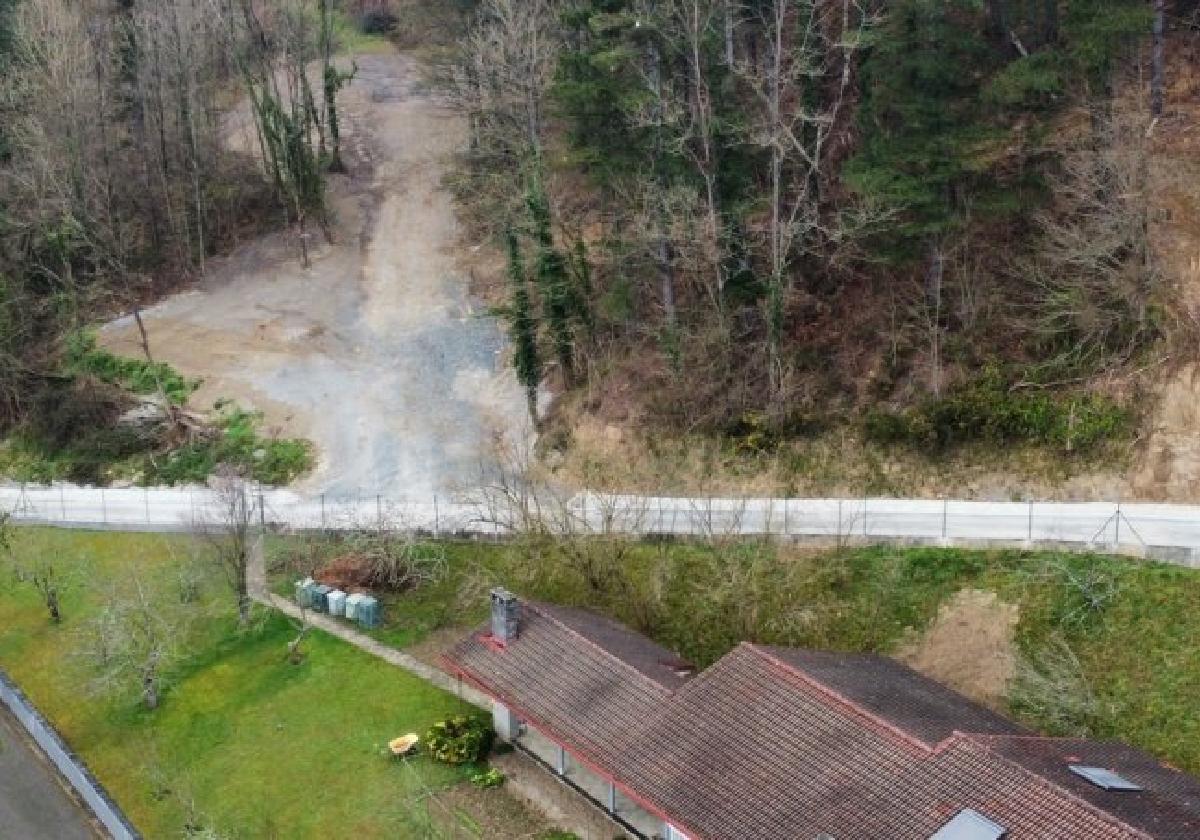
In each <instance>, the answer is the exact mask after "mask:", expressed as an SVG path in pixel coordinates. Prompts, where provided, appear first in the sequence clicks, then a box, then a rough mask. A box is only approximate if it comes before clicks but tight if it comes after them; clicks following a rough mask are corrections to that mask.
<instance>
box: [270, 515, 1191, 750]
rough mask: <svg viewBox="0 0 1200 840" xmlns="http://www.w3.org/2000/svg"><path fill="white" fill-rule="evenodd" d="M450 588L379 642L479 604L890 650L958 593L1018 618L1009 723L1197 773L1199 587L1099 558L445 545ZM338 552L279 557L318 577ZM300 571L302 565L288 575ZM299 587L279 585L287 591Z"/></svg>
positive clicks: (457, 617)
mask: <svg viewBox="0 0 1200 840" xmlns="http://www.w3.org/2000/svg"><path fill="white" fill-rule="evenodd" d="M441 548H444V550H445V552H446V554H447V557H448V559H449V565H448V569H449V574H448V575H447V577H446V578H444V579H442V580H440V581H438V582H435V583H430V584H427V585H425V586H422V587H420V588H418V589H415V590H412V591H410V592H407V593H405V594H402V595H393V596H389V598H388V600H387V603H386V604H385V610H384V614H385V617H386V619H387V624H386V625H385V626H384V627H383V628H381V629H379V630H378V631H376V633H377V634H378V636H379V637H380V638H381V639H382V640H384V641H387V642H389V643H391V644H393V645H396V646H399V647H409V646H412V645H414V644H417V643H419V642H421V641H422V640H423V639H425V638H426V637H427V636H428V635H429V634H430V633H431V632H433V631H435V630H438V629H440V628H445V627H456V628H462V627H464V626H467V625H470V624H471V623H472V622H473V621H480V622H482V621H483V620H485V619H486V613H487V610H486V605H487V596H486V593H487V589H488V587H489V586H490V585H493V584H497V583H503V584H504V585H506V586H508V587H510V588H511V589H513V590H514V591H516V592H518V593H519V594H521V595H523V596H525V597H530V598H540V599H544V600H549V601H554V602H561V603H567V604H573V605H578V606H584V607H588V608H591V609H598V610H600V611H602V612H605V613H607V614H609V615H611V616H613V617H615V618H617V619H619V620H621V621H623V622H626V623H628V624H630V625H631V626H633V627H635V628H637V629H639V630H641V631H643V632H646V633H648V634H649V635H651V636H652V637H653V638H655V639H656V640H658V641H660V642H661V643H663V644H664V645H666V646H668V647H670V648H671V649H673V650H676V651H678V652H679V653H681V654H682V655H684V656H685V657H687V658H689V659H691V660H692V661H694V662H695V663H697V664H699V665H702V666H703V665H707V664H710V663H711V662H713V661H715V660H716V659H717V658H719V657H720V656H721V655H723V654H724V653H725V652H726V651H728V650H729V649H730V648H731V647H733V646H734V645H736V644H737V643H738V642H740V641H742V640H752V641H757V642H763V643H771V644H781V645H796V646H802V647H814V648H827V649H834V650H847V651H875V652H890V651H894V650H895V649H896V648H897V646H898V645H899V644H900V643H902V642H904V641H908V640H909V639H911V638H912V635H913V633H914V632H916V633H919V632H920V631H921V630H922V629H924V628H925V627H926V626H927V625H928V624H929V622H930V621H931V620H932V619H933V618H934V616H935V615H936V614H937V612H938V608H939V606H940V605H942V604H943V603H944V602H946V600H947V599H948V598H950V596H952V595H954V594H955V593H957V592H959V591H960V590H962V589H964V588H973V589H983V590H990V591H993V592H996V593H997V594H998V595H999V597H1000V598H1001V599H1002V600H1003V601H1006V602H1008V603H1011V604H1015V605H1017V606H1018V607H1019V610H1020V620H1019V624H1018V626H1017V631H1016V645H1017V648H1018V652H1019V656H1020V659H1021V663H1022V664H1021V667H1020V668H1019V669H1018V676H1017V679H1016V681H1015V682H1014V683H1013V685H1012V686H1011V688H1010V696H1009V698H1008V705H1009V711H1010V712H1011V713H1012V714H1014V715H1015V716H1016V717H1017V718H1018V719H1020V720H1022V721H1024V722H1025V723H1027V724H1029V725H1031V726H1034V727H1035V728H1040V729H1042V730H1044V731H1047V732H1051V733H1054V734H1068V733H1069V734H1087V735H1090V736H1092V737H1113V738H1120V739H1123V740H1126V741H1128V742H1130V743H1133V744H1135V745H1137V746H1140V747H1142V748H1144V749H1146V750H1148V751H1150V752H1152V753H1154V754H1155V755H1158V756H1159V757H1161V758H1163V759H1165V760H1168V761H1170V762H1171V763H1173V764H1175V765H1177V766H1179V767H1182V768H1185V769H1187V770H1189V771H1191V772H1200V709H1198V708H1197V706H1196V704H1195V702H1194V699H1195V697H1196V696H1200V654H1198V653H1197V651H1200V615H1197V614H1196V611H1195V609H1194V606H1195V604H1196V603H1200V574H1197V573H1196V572H1195V571H1193V570H1189V569H1184V568H1178V567H1174V566H1167V565H1161V564H1156V563H1144V562H1139V561H1135V560H1129V559H1124V558H1117V557H1108V556H1103V555H1095V554H1069V553H1056V552H1021V551H988V552H983V551H966V550H952V549H925V548H920V549H904V550H899V549H888V548H864V549H846V550H840V551H833V552H828V551H824V552H812V551H800V550H793V549H788V548H780V547H777V546H774V545H767V544H759V543H732V542H731V543H723V544H715V545H701V544H689V543H677V542H662V543H630V542H608V541H592V542H582V541H581V542H574V541H571V542H566V543H563V542H554V541H550V540H533V541H528V540H519V541H517V542H515V543H512V544H509V545H495V544H478V543H445V544H443V545H442V546H441ZM341 550H344V546H341V545H340V544H339V542H338V541H336V540H334V541H331V542H330V541H325V540H322V539H315V540H310V541H302V542H299V543H298V542H297V541H296V539H295V538H289V539H287V540H280V541H277V542H275V543H274V544H273V546H272V554H273V555H274V556H275V557H276V559H277V561H281V560H282V558H285V557H286V558H292V561H294V559H295V557H296V556H298V555H299V556H303V557H305V558H307V560H306V562H309V563H311V564H313V565H317V564H319V563H320V562H322V559H327V558H329V557H331V556H335V555H337V554H338V553H339V551H341ZM289 565H290V568H291V570H292V571H294V569H295V566H294V565H292V564H289ZM289 574H290V572H289V573H288V574H284V573H278V576H277V577H276V582H277V585H278V588H279V590H280V591H281V592H285V591H287V590H288V589H289V588H290V585H291V581H290V580H289V579H288V578H289Z"/></svg>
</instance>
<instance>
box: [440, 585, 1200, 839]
mask: <svg viewBox="0 0 1200 840" xmlns="http://www.w3.org/2000/svg"><path fill="white" fill-rule="evenodd" d="M445 663H446V666H447V667H448V668H449V669H450V670H451V671H452V672H453V673H456V674H458V675H459V676H460V678H461V679H463V680H464V681H467V682H469V683H471V684H473V685H474V686H476V687H477V688H478V689H480V690H481V691H483V692H484V693H485V694H487V695H488V696H490V697H491V698H493V701H494V717H495V724H496V729H497V731H498V733H499V734H500V736H501V737H503V738H506V739H508V740H510V741H513V742H514V743H516V744H517V745H518V746H520V747H521V748H523V749H525V750H527V751H528V752H530V753H532V754H534V755H535V756H537V757H539V758H540V759H541V760H542V761H543V763H545V764H547V765H548V766H549V768H550V769H551V770H552V771H554V772H556V773H558V774H559V775H560V776H561V777H563V778H565V779H566V780H567V781H569V782H570V783H572V784H574V785H576V786H577V787H579V788H580V789H581V790H583V791H584V792H586V793H588V795H589V796H591V797H592V799H593V800H594V801H595V802H597V804H599V805H600V806H601V807H603V808H605V809H606V810H608V811H609V812H610V813H612V814H613V815H615V816H616V817H617V818H618V819H619V820H620V821H622V822H623V824H624V825H625V826H626V828H627V829H628V830H630V831H631V833H636V834H640V835H642V836H645V837H653V836H660V837H663V838H667V839H668V840H768V838H770V840H778V839H782V838H787V839H788V840H791V838H798V839H799V840H817V839H818V838H823V840H830V839H832V840H852V838H854V839H861V840H868V839H869V840H1001V838H1007V840H1025V839H1026V838H1030V839H1031V840H1032V838H1038V840H1043V839H1044V840H1049V839H1050V838H1054V839H1055V840H1067V838H1080V840H1107V838H1114V839H1115V838H1123V839H1124V838H1128V840H1133V838H1159V840H1185V838H1187V839H1188V840H1197V838H1200V782H1198V781H1197V780H1196V779H1193V778H1191V777H1189V776H1187V775H1185V774H1183V773H1181V772H1179V771H1177V770H1174V769H1171V768H1169V767H1166V766H1164V765H1163V764H1161V763H1159V762H1158V761H1157V760H1155V759H1154V758H1152V757H1151V756H1149V755H1147V754H1145V753H1143V752H1140V751H1138V750H1135V749H1133V748H1131V747H1128V746H1126V745H1124V744H1120V743H1116V742H1099V741H1088V740H1081V739H1075V738H1050V737H1043V736H1041V735H1038V734H1035V733H1032V732H1029V731H1027V730H1025V729H1023V728H1021V727H1020V726H1018V725H1016V724H1015V723H1013V722H1011V721H1009V720H1007V719H1006V718H1004V717H1002V716H1000V715H998V714H996V713H994V712H992V711H990V710H989V709H986V708H984V707H982V706H980V705H978V704H976V703H974V702H972V701H970V700H968V699H966V698H965V697H963V696H961V695H959V694H957V693H956V692H954V691H951V690H950V689H948V688H946V687H945V686H942V685H940V684H939V683H936V682H934V681H932V680H930V679H927V678H925V677H923V676H921V675H920V674H918V673H916V672H915V671H913V670H911V669H909V668H907V667H905V666H903V665H901V664H899V663H898V662H895V661H893V660H891V659H889V658H886V657H880V656H868V655H855V654H842V653H826V652H816V651H808V650H797V649H789V648H777V647H769V646H765V645H756V644H749V643H743V644H741V645H739V646H738V647H736V648H735V649H734V650H732V651H731V652H730V653H728V654H727V655H726V656H725V657H724V658H722V659H721V660H720V661H718V662H717V663H716V664H714V665H712V666H711V667H709V668H708V669H706V670H704V671H702V672H700V673H696V672H695V671H694V669H692V668H691V667H690V666H688V665H687V664H686V663H685V662H683V661H681V660H680V659H679V658H678V657H677V656H676V655H674V654H673V653H672V652H671V651H669V650H667V649H665V648H663V647H661V646H660V645H657V644H655V643H654V642H652V641H650V640H649V639H647V638H645V637H643V636H641V635H639V634H637V633H634V632H633V631H631V630H629V629H628V628H626V627H624V626H622V625H620V624H617V623H616V622H613V621H610V620H608V619H606V618H603V617H601V616H598V615H595V614H593V613H591V612H588V611H586V610H578V609H572V608H567V607H562V606H555V605H551V604H545V603H537V602H532V601H524V602H522V601H520V600H518V599H517V598H516V597H515V596H514V595H512V594H511V593H509V592H506V591H504V590H495V591H493V593H492V621H491V622H490V623H489V624H488V626H486V627H483V628H481V629H480V630H479V631H477V632H475V633H473V634H471V635H470V636H469V637H468V638H466V639H464V640H463V641H462V642H460V643H459V644H458V645H456V646H455V647H454V648H453V649H451V650H450V651H448V652H447V654H446V656H445Z"/></svg>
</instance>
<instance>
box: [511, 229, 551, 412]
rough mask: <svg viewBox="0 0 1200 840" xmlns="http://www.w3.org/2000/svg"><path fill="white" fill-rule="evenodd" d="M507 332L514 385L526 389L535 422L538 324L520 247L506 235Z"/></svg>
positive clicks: (514, 237) (539, 367)
mask: <svg viewBox="0 0 1200 840" xmlns="http://www.w3.org/2000/svg"><path fill="white" fill-rule="evenodd" d="M505 239H506V241H507V244H508V282H509V304H508V328H509V337H510V338H511V339H512V343H513V367H514V368H515V369H516V373H517V381H518V382H520V383H521V386H522V387H524V389H525V401H526V404H527V407H528V408H529V419H530V420H531V421H533V423H534V425H535V426H536V425H537V422H538V404H537V397H538V393H537V392H538V386H539V385H540V384H541V381H542V362H541V358H540V357H539V355H538V346H537V320H536V318H535V317H534V314H533V304H532V301H531V300H530V296H529V278H528V277H527V276H526V273H525V263H524V260H523V259H522V258H521V243H520V242H519V241H518V239H517V235H516V234H515V233H514V232H512V231H511V230H510V231H508V233H507V235H506V236H505Z"/></svg>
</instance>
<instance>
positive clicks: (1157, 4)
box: [1150, 0, 1167, 117]
mask: <svg viewBox="0 0 1200 840" xmlns="http://www.w3.org/2000/svg"><path fill="white" fill-rule="evenodd" d="M1166 25H1167V0H1154V59H1153V65H1152V67H1151V69H1150V115H1151V116H1152V117H1161V116H1162V115H1163V107H1164V104H1165V102H1164V100H1165V98H1166V95H1165V92H1164V87H1165V85H1166V78H1165V77H1166V72H1167V54H1166V51H1167V45H1166V39H1167V32H1166Z"/></svg>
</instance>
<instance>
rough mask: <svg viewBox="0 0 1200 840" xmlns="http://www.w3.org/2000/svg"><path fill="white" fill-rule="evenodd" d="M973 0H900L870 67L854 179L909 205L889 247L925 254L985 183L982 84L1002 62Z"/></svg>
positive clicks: (867, 190)
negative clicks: (933, 241) (972, 194)
mask: <svg viewBox="0 0 1200 840" xmlns="http://www.w3.org/2000/svg"><path fill="white" fill-rule="evenodd" d="M977 8H978V7H977V6H976V4H974V3H972V2H970V0H898V1H897V2H896V3H895V5H894V6H893V7H892V8H891V10H890V12H889V13H888V16H887V18H886V20H885V22H884V24H883V26H882V29H881V31H880V32H878V33H877V34H876V36H875V42H874V46H873V47H872V49H871V51H870V54H869V55H868V57H867V59H866V61H865V62H864V66H863V70H862V72H863V85H864V93H865V96H864V100H863V103H862V110H861V116H860V121H861V126H862V134H863V142H862V150H861V152H860V153H859V154H858V156H856V157H855V158H854V159H853V160H851V161H850V162H849V164H848V165H847V168H846V175H847V179H848V181H849V182H850V183H851V185H852V186H854V187H855V188H856V189H858V190H859V191H860V192H862V193H864V194H868V195H871V196H873V197H875V198H877V199H879V200H881V201H883V202H884V203H886V204H888V205H890V206H893V207H896V208H899V209H900V210H901V211H902V212H903V219H902V222H901V224H900V225H898V226H896V228H895V230H894V231H893V233H894V234H897V235H898V236H893V237H892V241H891V242H890V243H889V244H888V246H887V247H888V249H889V251H890V252H891V256H892V257H893V258H900V259H905V258H913V257H916V256H918V255H919V254H923V253H924V250H925V249H924V245H925V244H926V243H928V242H929V241H930V240H931V239H935V238H938V237H941V236H943V235H945V234H946V233H947V232H949V231H950V230H951V229H953V228H954V227H956V226H957V225H958V224H960V223H961V221H962V216H961V211H962V208H963V205H964V199H965V198H966V197H967V195H968V194H969V193H971V192H973V191H976V190H978V189H981V188H985V187H986V185H987V181H988V176H987V173H986V169H985V167H983V166H981V165H980V163H979V161H978V157H979V155H980V152H981V150H982V149H983V148H986V147H987V146H988V145H989V142H990V141H994V139H995V133H994V129H993V127H992V126H990V125H989V124H988V123H987V122H986V121H985V120H984V114H983V113H982V105H981V101H980V100H981V97H980V88H981V83H982V81H983V79H984V78H985V74H986V73H987V71H988V70H989V69H990V68H991V67H992V66H994V64H995V63H996V54H995V52H994V51H993V50H992V49H991V48H990V47H989V45H988V43H987V41H986V40H985V39H984V37H983V29H984V27H983V25H982V23H981V21H980V20H978V17H977V15H978V11H977Z"/></svg>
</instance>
